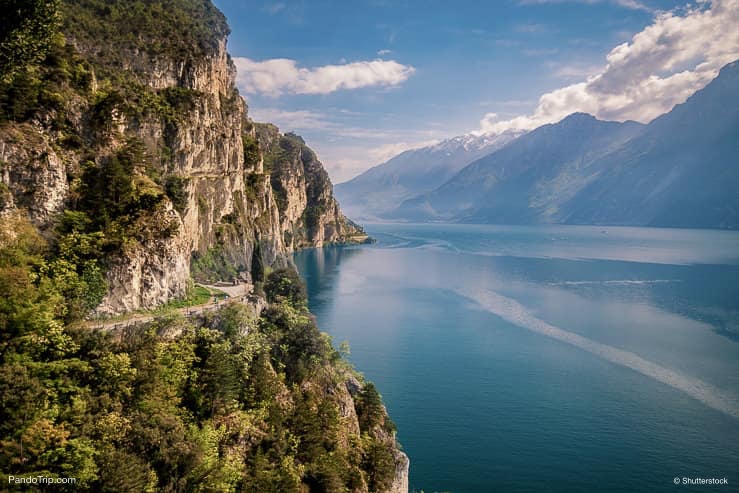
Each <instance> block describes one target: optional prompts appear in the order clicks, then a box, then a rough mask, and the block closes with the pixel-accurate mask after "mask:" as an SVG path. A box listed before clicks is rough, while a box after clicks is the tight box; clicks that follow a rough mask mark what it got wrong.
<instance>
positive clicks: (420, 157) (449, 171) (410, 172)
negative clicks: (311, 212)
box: [334, 131, 524, 220]
mask: <svg viewBox="0 0 739 493" xmlns="http://www.w3.org/2000/svg"><path fill="white" fill-rule="evenodd" d="M523 133H524V132H522V131H508V132H504V133H501V134H497V135H490V134H482V135H477V134H466V135H460V136H458V137H453V138H451V139H447V140H444V141H442V142H439V143H437V144H434V145H430V146H427V147H422V148H419V149H411V150H408V151H405V152H403V153H401V154H398V155H397V156H395V157H394V158H392V159H390V160H389V161H386V162H385V163H382V164H379V165H377V166H375V167H373V168H370V169H369V170H367V171H365V172H364V173H362V174H361V175H359V176H357V177H355V178H353V179H351V180H349V181H347V182H344V183H341V184H338V185H336V186H335V187H334V194H335V195H336V198H337V199H338V200H339V202H340V203H341V206H342V208H343V210H344V212H345V213H346V214H347V215H348V216H349V217H352V218H354V219H360V220H361V219H376V218H378V217H382V216H383V215H386V214H388V213H389V212H391V211H392V210H394V209H395V208H397V207H398V206H399V205H400V204H401V203H402V202H403V201H404V200H406V199H410V198H413V197H415V196H417V195H420V194H422V193H425V192H429V191H431V190H433V189H435V188H436V187H438V186H440V185H442V184H443V183H444V182H446V181H447V180H449V179H450V178H452V177H453V176H454V175H455V174H456V173H457V172H458V171H460V170H461V169H462V168H464V167H465V166H466V165H468V164H469V163H471V162H472V161H474V160H476V159H478V158H480V157H483V156H485V155H488V154H490V153H491V152H493V151H495V150H497V149H500V148H501V147H503V146H504V145H506V144H508V143H509V142H511V141H512V140H514V139H515V138H517V137H518V136H520V135H522V134H523Z"/></svg>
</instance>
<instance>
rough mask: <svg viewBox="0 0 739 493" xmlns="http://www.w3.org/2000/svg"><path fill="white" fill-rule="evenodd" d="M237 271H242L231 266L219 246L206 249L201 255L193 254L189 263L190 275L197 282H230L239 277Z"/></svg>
mask: <svg viewBox="0 0 739 493" xmlns="http://www.w3.org/2000/svg"><path fill="white" fill-rule="evenodd" d="M239 270H243V269H239V268H238V266H235V265H233V263H232V262H231V261H230V260H229V259H228V257H227V256H226V253H225V251H224V250H223V247H221V246H220V245H216V246H214V247H210V248H208V250H207V251H206V252H205V253H204V254H202V255H201V254H198V253H197V252H195V253H193V254H192V258H191V261H190V273H191V274H192V277H193V279H195V280H196V281H198V282H204V283H212V282H216V281H230V280H231V279H233V278H234V277H237V276H238V275H239Z"/></svg>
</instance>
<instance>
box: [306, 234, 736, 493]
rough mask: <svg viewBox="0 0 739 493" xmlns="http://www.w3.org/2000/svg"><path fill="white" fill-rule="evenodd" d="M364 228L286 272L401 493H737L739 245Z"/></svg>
mask: <svg viewBox="0 0 739 493" xmlns="http://www.w3.org/2000/svg"><path fill="white" fill-rule="evenodd" d="M367 230H368V232H369V233H370V234H371V235H372V236H373V237H374V238H375V239H377V243H376V244H374V245H366V246H352V247H330V248H323V249H318V250H306V251H303V252H300V253H298V254H296V256H295V262H296V265H297V267H298V270H299V271H300V273H301V274H302V276H303V277H304V279H305V280H306V282H307V286H308V293H309V300H310V308H311V310H312V311H313V312H314V313H315V314H316V317H317V318H318V322H319V325H320V327H321V329H322V330H324V331H326V332H328V333H329V334H331V336H332V337H333V338H334V341H335V342H336V343H337V344H338V343H339V342H341V341H344V340H346V341H349V343H350V345H351V356H350V360H351V361H352V363H354V365H355V366H356V367H357V369H358V370H359V371H361V372H362V373H364V375H365V376H366V377H367V378H368V379H370V380H372V381H374V382H375V383H376V384H377V386H378V388H379V389H380V391H381V393H382V394H383V397H384V400H385V403H386V405H387V407H388V410H389V412H390V414H391V416H392V418H393V419H394V421H395V422H396V424H397V425H398V429H399V432H398V437H399V440H400V442H401V443H402V445H403V448H404V449H405V451H406V452H407V453H408V455H409V456H410V458H411V471H410V486H411V490H413V489H415V490H417V491H420V490H424V491H425V492H426V493H430V492H434V491H439V492H441V491H450V492H487V491H501V492H531V491H551V492H560V491H561V492H633V491H656V492H662V491H670V492H675V491H702V492H707V491H712V492H713V491H727V492H728V491H739V233H737V232H726V231H698V230H673V229H650V228H610V227H608V228H604V227H580V226H551V227H548V226H547V227H509V226H477V225H439V224H434V225H408V224H403V225H393V224H375V225H368V227H367ZM675 477H678V478H683V477H688V478H711V477H716V478H727V480H728V482H729V484H728V486H706V485H704V486H689V485H682V484H681V485H678V486H675V485H674V484H673V480H674V478H675Z"/></svg>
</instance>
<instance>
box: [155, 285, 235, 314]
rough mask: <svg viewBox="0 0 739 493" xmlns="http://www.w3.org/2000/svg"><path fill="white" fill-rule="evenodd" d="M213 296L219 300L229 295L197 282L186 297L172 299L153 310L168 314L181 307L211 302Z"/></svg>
mask: <svg viewBox="0 0 739 493" xmlns="http://www.w3.org/2000/svg"><path fill="white" fill-rule="evenodd" d="M213 297H216V298H218V299H219V300H224V299H226V298H227V297H228V295H227V294H226V293H224V292H223V291H220V290H218V289H210V288H206V287H205V286H200V285H198V284H195V285H193V286H191V287H190V288H189V289H188V290H187V295H186V296H185V297H184V298H179V299H174V300H170V301H169V302H167V303H165V304H164V305H162V306H160V307H159V308H157V309H156V310H153V312H154V313H164V314H166V313H169V312H171V311H172V310H177V309H179V308H187V307H190V306H198V305H204V304H206V303H209V302H210V301H211V300H212V299H213Z"/></svg>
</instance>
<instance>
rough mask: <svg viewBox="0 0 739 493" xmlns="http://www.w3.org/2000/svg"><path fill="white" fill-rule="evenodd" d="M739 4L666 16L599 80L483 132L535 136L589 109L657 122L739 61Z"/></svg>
mask: <svg viewBox="0 0 739 493" xmlns="http://www.w3.org/2000/svg"><path fill="white" fill-rule="evenodd" d="M736 26H739V0H713V1H710V2H709V1H703V2H699V3H698V4H697V5H694V6H688V7H686V8H684V9H680V10H676V11H672V12H661V13H659V14H657V16H656V17H655V19H654V22H653V23H652V24H651V25H649V26H647V27H646V28H645V29H644V30H642V31H641V32H639V33H637V34H635V35H634V36H633V37H632V38H631V40H630V41H628V42H626V43H623V44H621V45H619V46H617V47H615V48H614V49H612V50H611V52H610V53H609V54H608V56H607V57H606V63H605V66H604V68H603V69H602V70H600V71H599V72H598V73H597V74H595V75H592V76H590V77H588V78H587V79H586V80H585V81H584V82H580V83H577V84H572V85H569V86H566V87H562V88H560V89H557V90H554V91H552V92H549V93H547V94H544V95H543V96H541V98H539V104H538V106H537V108H536V110H535V111H534V113H533V114H532V115H526V116H518V117H515V118H512V119H507V120H501V119H500V118H498V116H497V115H496V114H495V113H488V114H487V115H485V117H484V118H483V119H482V121H481V122H480V131H481V132H494V133H499V132H503V131H505V130H508V129H517V130H529V129H532V128H535V127H538V126H540V125H543V124H545V123H552V122H556V121H559V120H561V119H562V118H564V117H565V116H567V115H569V114H570V113H573V112H576V111H582V112H586V113H590V114H592V115H595V116H596V117H598V118H601V119H606V120H619V121H623V120H636V121H640V122H644V123H646V122H649V121H650V120H652V119H654V118H655V117H657V116H659V115H661V114H662V113H665V112H667V111H669V110H670V109H671V108H672V107H673V106H675V105H676V104H679V103H682V102H684V101H685V100H686V99H687V98H688V97H689V96H690V95H691V94H693V93H694V92H695V91H697V90H698V89H701V88H703V87H704V86H705V85H706V84H707V83H708V82H710V81H711V80H712V79H713V78H714V77H716V75H717V74H718V71H719V69H720V68H721V67H722V66H724V65H726V64H727V63H730V62H732V61H734V60H736V59H737V58H739V29H737V28H736Z"/></svg>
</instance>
